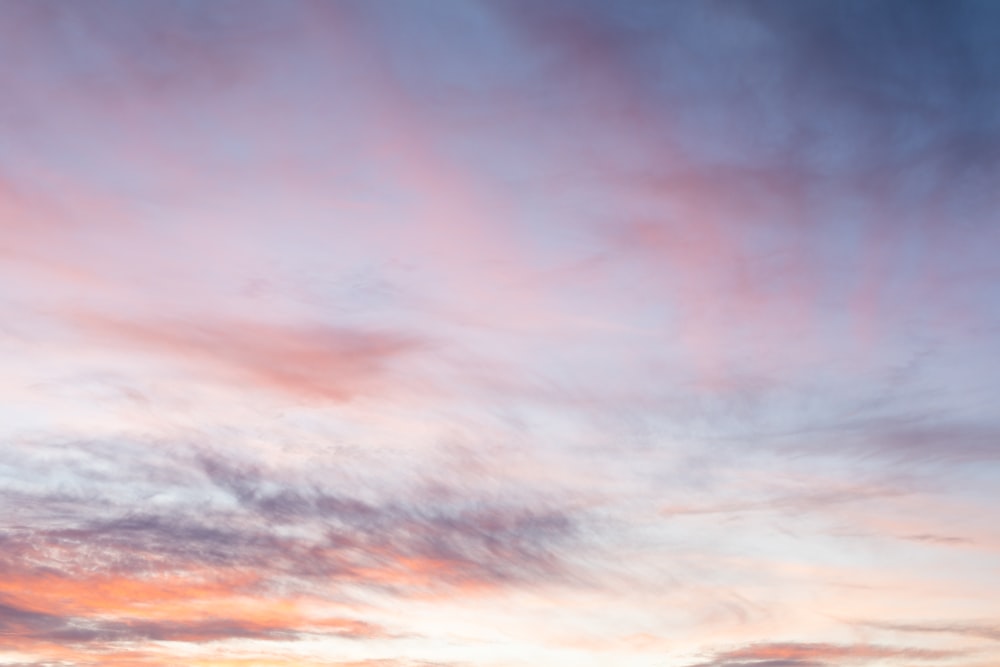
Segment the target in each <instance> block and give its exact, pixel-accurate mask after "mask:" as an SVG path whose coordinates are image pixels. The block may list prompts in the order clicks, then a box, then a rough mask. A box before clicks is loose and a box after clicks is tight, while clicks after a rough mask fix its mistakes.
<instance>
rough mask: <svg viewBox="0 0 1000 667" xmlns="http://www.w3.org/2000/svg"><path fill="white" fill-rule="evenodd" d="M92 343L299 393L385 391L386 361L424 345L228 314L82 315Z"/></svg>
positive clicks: (329, 396)
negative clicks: (188, 317) (154, 318)
mask: <svg viewBox="0 0 1000 667" xmlns="http://www.w3.org/2000/svg"><path fill="white" fill-rule="evenodd" d="M78 324H80V325H81V327H82V328H83V330H84V331H85V332H86V333H89V334H90V335H91V336H95V335H96V336H97V337H98V338H97V340H96V341H95V340H93V338H91V341H92V343H97V344H101V342H102V341H103V342H105V344H111V345H122V344H124V345H128V346H131V347H132V348H133V349H135V350H137V351H140V352H146V353H148V354H151V355H153V356H154V357H159V358H161V359H163V360H165V361H167V362H168V363H178V364H181V365H184V366H187V367H188V368H189V369H190V370H191V372H193V373H194V374H196V375H197V374H202V373H203V374H206V375H208V376H209V377H210V378H211V379H215V380H217V381H222V382H227V383H231V384H235V385H239V386H244V387H256V388H259V389H263V390H267V391H271V392H277V393H282V394H286V395H290V396H293V397H296V398H300V399H305V400H319V401H334V402H343V401H349V400H351V399H353V398H356V397H358V396H363V395H366V394H370V393H379V392H382V391H391V389H392V388H393V387H392V382H391V380H390V377H391V372H390V368H391V366H392V364H393V363H394V362H396V361H399V360H401V359H404V358H406V357H407V356H409V355H412V354H414V353H416V352H418V351H420V350H421V349H425V348H426V347H427V343H426V342H425V341H423V340H421V339H419V338H417V337H415V336H411V335H406V334H401V333H390V332H382V331H366V330H361V329H352V328H344V327H333V326H314V327H303V326H282V325H275V324H265V323H255V322H243V321H231V322H211V321H206V322H197V321H169V320H168V321H163V322H142V321H136V320H123V319H116V318H112V317H101V316H82V317H80V318H79V320H78Z"/></svg>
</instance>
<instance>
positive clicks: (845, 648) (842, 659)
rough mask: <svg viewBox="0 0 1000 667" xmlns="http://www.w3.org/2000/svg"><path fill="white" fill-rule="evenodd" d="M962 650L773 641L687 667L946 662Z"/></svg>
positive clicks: (821, 666)
mask: <svg viewBox="0 0 1000 667" xmlns="http://www.w3.org/2000/svg"><path fill="white" fill-rule="evenodd" d="M959 655H962V652H961V651H944V650H935V649H924V648H911V647H897V646H881V645H875V644H825V643H809V642H802V643H799V642H776V643H760V644H748V645H747V646H744V647H742V648H738V649H733V650H729V651H721V652H718V653H716V654H715V656H713V658H712V659H711V660H709V661H708V662H701V663H697V664H692V665H690V667H751V666H753V667H825V666H827V665H840V664H868V663H872V662H877V661H882V660H890V659H891V660H907V661H919V662H924V661H926V662H938V661H947V660H951V659H952V658H955V657H957V656H959Z"/></svg>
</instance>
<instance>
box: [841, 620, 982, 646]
mask: <svg viewBox="0 0 1000 667" xmlns="http://www.w3.org/2000/svg"><path fill="white" fill-rule="evenodd" d="M859 625H861V626H864V627H867V628H873V629H876V630H887V631H890V632H905V633H913V634H949V635H960V636H965V637H974V638H977V639H990V640H993V641H1000V624H990V623H975V622H941V621H937V622H924V623H912V622H907V623H892V622H888V621H863V622H860V623H859Z"/></svg>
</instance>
